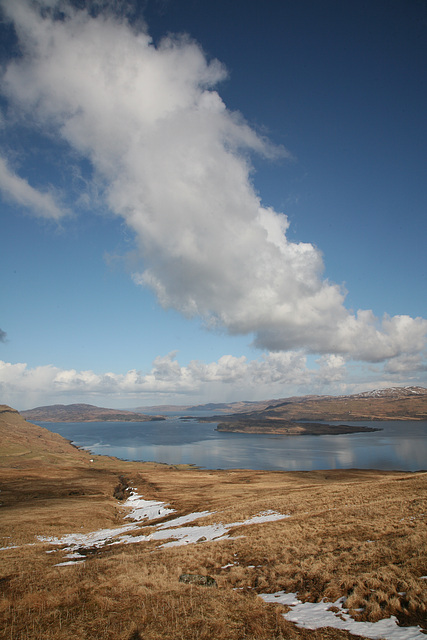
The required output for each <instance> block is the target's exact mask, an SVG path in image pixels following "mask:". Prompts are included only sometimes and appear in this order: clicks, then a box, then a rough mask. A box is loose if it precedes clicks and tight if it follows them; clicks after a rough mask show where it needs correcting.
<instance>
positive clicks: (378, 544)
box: [0, 442, 427, 640]
mask: <svg viewBox="0 0 427 640" xmlns="http://www.w3.org/2000/svg"><path fill="white" fill-rule="evenodd" d="M28 450H29V453H27V454H26V461H25V464H23V463H22V456H17V455H15V454H13V455H9V456H8V462H7V463H6V462H5V458H3V464H2V465H0V481H1V484H2V492H1V494H0V500H1V501H2V503H3V506H2V507H1V516H2V517H1V521H0V546H6V545H21V546H18V548H15V549H13V548H11V549H8V550H3V551H0V554H1V556H0V558H1V562H2V564H1V574H0V588H1V598H0V611H1V614H0V615H1V621H2V622H1V625H0V628H1V629H2V630H1V631H0V638H5V639H7V640H21V639H22V640H23V639H24V638H25V639H31V640H39V639H40V640H41V639H43V640H65V639H66V640H70V639H76V640H77V639H78V640H80V639H86V638H87V639H89V638H90V639H94V638H96V639H97V640H98V639H99V640H113V639H114V640H138V639H140V638H143V639H144V640H156V639H159V638H165V639H166V640H167V639H169V638H170V639H171V640H172V639H174V640H177V639H178V640H196V639H198V640H202V639H206V640H207V639H210V638H215V640H240V639H243V638H245V639H253V640H255V639H257V640H272V639H276V640H279V639H282V640H284V639H293V638H304V639H305V638H310V639H320V638H322V639H325V640H326V639H331V640H332V639H339V638H350V637H351V636H350V634H348V633H347V632H342V631H338V630H325V629H321V630H317V631H309V630H301V629H297V628H296V627H295V626H294V625H293V624H291V623H289V622H287V621H285V620H284V619H283V617H282V616H281V615H280V612H281V610H284V609H281V608H280V607H277V606H275V605H267V604H265V603H264V602H263V601H262V600H261V599H260V598H258V597H257V593H261V592H275V591H278V590H281V589H284V590H286V591H294V592H298V594H299V597H300V598H301V599H308V600H311V601H315V600H319V599H321V598H324V597H325V598H327V599H328V600H330V601H334V600H336V599H337V598H339V597H342V596H345V597H347V603H346V604H347V606H348V607H349V608H350V610H351V611H352V612H353V615H354V616H355V617H356V618H358V619H362V620H371V621H375V620H377V619H379V618H382V617H387V616H389V615H390V614H394V615H397V616H398V618H399V619H400V620H401V621H402V622H403V623H406V624H414V623H418V624H424V625H425V620H426V604H427V584H426V583H427V581H426V580H420V576H422V575H426V574H427V553H426V535H425V525H426V514H427V500H426V487H427V474H425V473H419V474H406V473H385V472H376V471H327V472H320V471H319V472H290V473H283V472H255V471H254V472H252V471H245V470H236V471H202V470H195V469H177V468H173V467H169V466H166V465H154V464H142V463H125V462H121V461H118V460H114V459H108V458H101V457H96V458H92V459H93V460H94V462H93V463H91V462H90V457H89V456H88V455H87V454H86V453H84V452H78V455H77V454H76V456H75V458H74V459H73V457H72V455H71V453H70V454H69V457H67V456H68V452H67V456H64V458H63V459H61V456H60V455H59V454H58V453H57V452H54V453H55V455H53V454H52V452H51V453H50V462H49V463H46V461H44V460H43V454H42V448H41V449H40V448H39V449H37V451H35V449H32V448H31V442H30V443H29V446H28ZM17 466H20V467H21V468H16V467H17ZM123 475H125V476H126V478H127V479H128V480H129V482H130V484H131V485H132V486H136V487H137V488H138V490H139V493H140V494H141V495H143V496H144V497H145V498H147V499H150V498H156V499H158V500H163V501H164V502H167V503H169V504H170V505H171V506H172V507H173V508H175V509H176V510H177V513H176V514H175V515H182V514H186V513H190V512H193V511H204V510H209V511H211V512H215V513H214V514H213V515H211V516H209V517H207V518H205V519H203V521H200V523H201V522H203V523H208V522H224V523H227V522H239V521H243V520H245V519H246V518H248V517H250V516H252V515H255V514H258V513H259V512H261V511H265V510H266V509H274V510H276V511H280V512H282V513H289V514H290V515H291V517H289V518H287V519H284V520H281V521H277V522H270V523H264V524H258V525H251V526H250V527H247V526H246V527H238V528H236V529H235V530H233V531H231V533H230V535H232V536H235V539H227V540H222V541H218V542H201V543H198V544H191V545H187V546H184V547H174V548H164V549H159V548H158V547H157V543H156V542H154V541H152V542H149V543H140V544H135V545H127V546H124V545H117V546H113V547H109V548H106V549H102V550H99V551H97V552H96V553H93V554H91V555H90V556H89V557H88V559H87V560H86V562H85V563H83V564H80V565H71V566H65V567H56V566H55V564H56V563H57V562H59V560H60V558H61V552H57V553H54V554H47V553H46V551H47V550H49V547H48V546H47V545H46V544H43V543H41V542H37V543H36V544H34V545H33V546H30V545H28V543H34V542H36V536H37V535H55V536H58V535H62V534H64V533H71V532H80V531H81V532H88V531H92V530H96V529H100V528H106V527H113V526H115V525H119V524H121V523H122V522H123V520H122V517H123V512H122V509H121V507H120V503H119V502H118V501H117V500H116V499H115V498H114V495H113V494H114V489H115V487H116V486H117V483H118V481H119V477H120V476H123ZM225 565H231V566H229V567H227V568H224V567H225ZM182 572H189V573H201V574H204V575H206V574H209V575H211V576H213V577H214V578H215V580H216V581H217V583H218V589H211V588H206V587H200V586H192V585H185V584H182V583H180V582H179V581H178V578H179V575H180V574H181V573H182ZM359 609H362V611H356V610H359Z"/></svg>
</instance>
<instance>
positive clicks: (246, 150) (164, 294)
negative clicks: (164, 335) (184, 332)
mask: <svg viewBox="0 0 427 640" xmlns="http://www.w3.org/2000/svg"><path fill="white" fill-rule="evenodd" d="M1 5H2V7H3V10H4V13H5V16H6V17H7V18H8V19H9V20H10V21H12V22H13V24H14V25H15V29H16V32H17V35H18V38H19V42H20V46H21V53H22V55H21V57H19V58H16V59H14V60H13V61H11V62H10V63H9V65H8V66H7V68H6V69H5V72H4V74H3V80H2V87H3V91H4V93H5V94H6V95H7V97H8V99H9V100H10V101H11V103H13V104H14V105H15V108H16V110H17V112H19V113H21V115H22V117H27V118H28V117H31V119H32V120H33V121H34V122H35V123H37V126H38V127H42V128H44V129H45V130H47V131H48V132H49V134H50V135H52V134H57V135H59V136H60V137H61V139H62V140H65V141H67V143H68V144H69V145H70V147H72V149H73V150H74V151H78V152H79V154H81V156H82V157H85V158H88V159H89V160H90V162H91V163H92V166H93V168H94V172H95V179H96V180H97V181H98V182H99V183H101V184H102V185H103V193H104V197H105V201H106V203H107V205H108V207H109V208H110V209H111V211H113V212H114V213H115V214H117V215H118V216H121V217H122V218H123V220H124V221H125V222H126V224H127V225H128V226H129V227H130V228H131V229H132V230H133V232H134V234H135V238H136V243H137V246H138V250H139V251H140V255H141V257H142V261H143V262H142V263H143V268H142V269H141V270H140V271H139V272H138V273H134V275H133V277H134V280H135V282H136V283H137V284H140V285H143V286H147V287H150V288H151V289H153V290H154V291H155V293H156V295H157V298H158V300H159V302H160V304H161V305H163V306H164V307H165V308H167V307H173V308H175V309H177V310H179V311H180V312H182V313H183V314H186V315H188V316H200V317H202V318H203V319H204V321H205V323H206V325H207V326H208V327H213V328H216V327H221V328H225V329H226V330H227V331H228V332H229V333H230V334H253V336H254V344H255V345H256V346H258V347H260V348H264V349H269V350H275V351H281V350H292V349H303V350H305V351H306V352H313V353H320V354H322V353H323V354H327V353H332V354H333V353H334V354H341V355H343V356H346V357H350V358H354V359H359V360H366V361H372V362H380V361H383V360H387V359H390V358H397V357H400V356H401V355H402V354H415V353H419V352H420V351H421V350H422V349H423V347H424V344H425V335H426V331H427V322H426V321H425V320H424V319H421V318H416V319H413V318H410V317H408V316H395V317H388V316H384V317H383V318H381V319H378V318H376V317H374V315H373V314H372V312H370V311H359V312H357V313H353V312H352V311H350V310H348V309H347V308H346V307H345V291H343V289H342V288H341V287H340V286H339V285H337V284H334V283H331V282H329V281H328V280H326V279H324V277H323V275H322V273H323V261H322V256H321V254H320V252H319V250H318V249H317V248H316V247H315V246H313V245H312V244H309V243H295V242H291V241H289V239H288V238H287V235H286V234H287V229H288V220H287V218H286V216H285V215H284V214H283V213H280V212H276V211H274V210H273V209H271V208H269V207H267V206H265V205H264V204H263V203H262V202H261V200H260V197H259V195H258V194H257V193H256V191H255V189H254V187H253V185H252V183H251V165H250V154H252V153H258V154H263V155H266V156H274V154H277V153H286V151H284V150H283V149H276V148H274V146H273V145H271V144H270V143H269V142H268V141H266V140H265V139H263V138H262V137H260V136H259V135H258V134H257V133H256V132H255V131H254V130H253V129H251V127H249V126H248V124H247V123H246V122H245V121H244V120H243V118H242V117H241V116H240V115H239V114H237V113H233V112H231V111H230V110H228V109H227V108H226V105H225V104H224V102H223V101H222V99H221V98H220V96H219V94H218V92H217V89H218V83H220V81H221V80H223V79H224V77H225V75H226V71H225V69H224V67H223V66H222V65H221V64H220V63H219V62H218V61H216V60H211V61H209V60H208V59H207V58H206V56H205V55H204V53H203V51H202V49H201V48H200V46H198V45H197V44H196V43H194V42H192V41H191V40H190V39H188V38H186V37H168V38H165V39H164V40H163V41H162V42H161V43H160V44H158V45H157V46H155V45H154V44H153V42H152V40H151V39H150V36H149V35H148V33H147V32H146V31H145V30H143V29H139V30H136V29H135V28H134V27H133V26H131V25H130V24H129V23H128V22H127V21H126V20H125V19H119V18H118V17H117V16H114V15H112V14H111V12H104V13H98V14H94V13H93V12H92V13H90V12H89V11H87V10H75V9H72V8H71V7H70V5H68V4H66V3H64V2H55V1H54V0H50V1H49V2H48V3H46V2H44V3H43V2H29V1H27V0H15V1H14V2H13V3H12V2H7V0H2V1H1ZM42 6H43V11H41V7H42ZM58 7H60V9H61V12H60V13H58V11H57V9H58ZM58 16H59V17H58ZM5 166H6V165H5ZM7 177H8V181H9V183H11V176H10V175H9V174H8V175H7ZM32 195H34V194H32ZM49 202H50V201H49ZM50 206H51V215H55V211H56V210H55V209H53V208H52V207H53V206H54V205H53V204H52V203H51V205H50Z"/></svg>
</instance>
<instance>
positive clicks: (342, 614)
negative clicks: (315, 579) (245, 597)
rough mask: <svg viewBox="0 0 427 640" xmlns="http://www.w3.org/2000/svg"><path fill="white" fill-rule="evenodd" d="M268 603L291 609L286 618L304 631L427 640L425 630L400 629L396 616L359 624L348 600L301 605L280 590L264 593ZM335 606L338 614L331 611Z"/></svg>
mask: <svg viewBox="0 0 427 640" xmlns="http://www.w3.org/2000/svg"><path fill="white" fill-rule="evenodd" d="M260 597H261V598H262V599H263V600H264V602H272V603H275V604H284V605H287V606H288V607H291V610H290V611H289V612H288V613H284V614H283V617H284V618H285V619H286V620H289V622H294V623H295V624H296V625H297V627H300V628H302V629H320V628H322V627H333V628H334V629H342V630H345V631H349V632H350V633H353V634H355V635H360V636H364V637H366V638H372V640H381V639H382V640H383V639H384V638H387V640H425V638H426V636H425V634H424V633H423V631H422V629H421V627H419V626H418V625H417V626H416V627H399V625H398V623H397V619H396V618H395V616H391V617H390V618H386V619H384V620H378V622H357V621H356V620H354V619H353V618H352V617H351V616H350V615H349V613H348V609H345V608H344V606H343V603H344V602H345V598H340V599H339V600H337V601H336V602H325V600H322V602H301V601H300V600H299V599H298V598H297V595H296V594H295V593H286V592H285V591H278V592H277V593H261V594H260ZM332 607H334V608H336V609H338V611H336V612H334V611H331V608H332Z"/></svg>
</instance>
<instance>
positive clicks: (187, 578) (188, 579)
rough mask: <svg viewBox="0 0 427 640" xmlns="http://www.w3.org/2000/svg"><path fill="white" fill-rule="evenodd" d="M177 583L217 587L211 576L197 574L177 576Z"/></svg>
mask: <svg viewBox="0 0 427 640" xmlns="http://www.w3.org/2000/svg"><path fill="white" fill-rule="evenodd" d="M179 581H180V582H184V583H186V584H196V585H200V586H202V587H217V586H218V585H217V583H216V580H214V579H213V578H211V576H201V575H199V574H197V573H182V574H181V575H180V576H179Z"/></svg>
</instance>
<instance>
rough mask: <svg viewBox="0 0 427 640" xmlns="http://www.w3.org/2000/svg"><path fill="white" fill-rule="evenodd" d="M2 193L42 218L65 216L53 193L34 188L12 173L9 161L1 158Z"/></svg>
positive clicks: (56, 218) (0, 182) (0, 179)
mask: <svg viewBox="0 0 427 640" xmlns="http://www.w3.org/2000/svg"><path fill="white" fill-rule="evenodd" d="M0 191H2V192H3V195H4V196H6V197H7V198H9V199H10V200H12V201H14V202H16V203H17V204H19V205H21V206H23V207H26V208H28V209H30V210H31V211H32V212H33V213H35V214H36V215H38V216H40V217H42V218H50V219H52V220H59V218H61V217H62V216H63V215H64V214H65V210H64V209H61V207H60V206H59V205H58V204H57V202H56V198H55V196H54V195H53V194H52V193H49V192H41V191H38V190H37V189H35V188H34V187H32V186H31V185H30V184H28V182H27V180H25V179H24V178H21V177H20V176H18V175H17V174H16V173H14V172H13V171H11V169H10V168H9V166H8V163H7V161H6V160H5V158H2V157H1V156H0Z"/></svg>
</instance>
